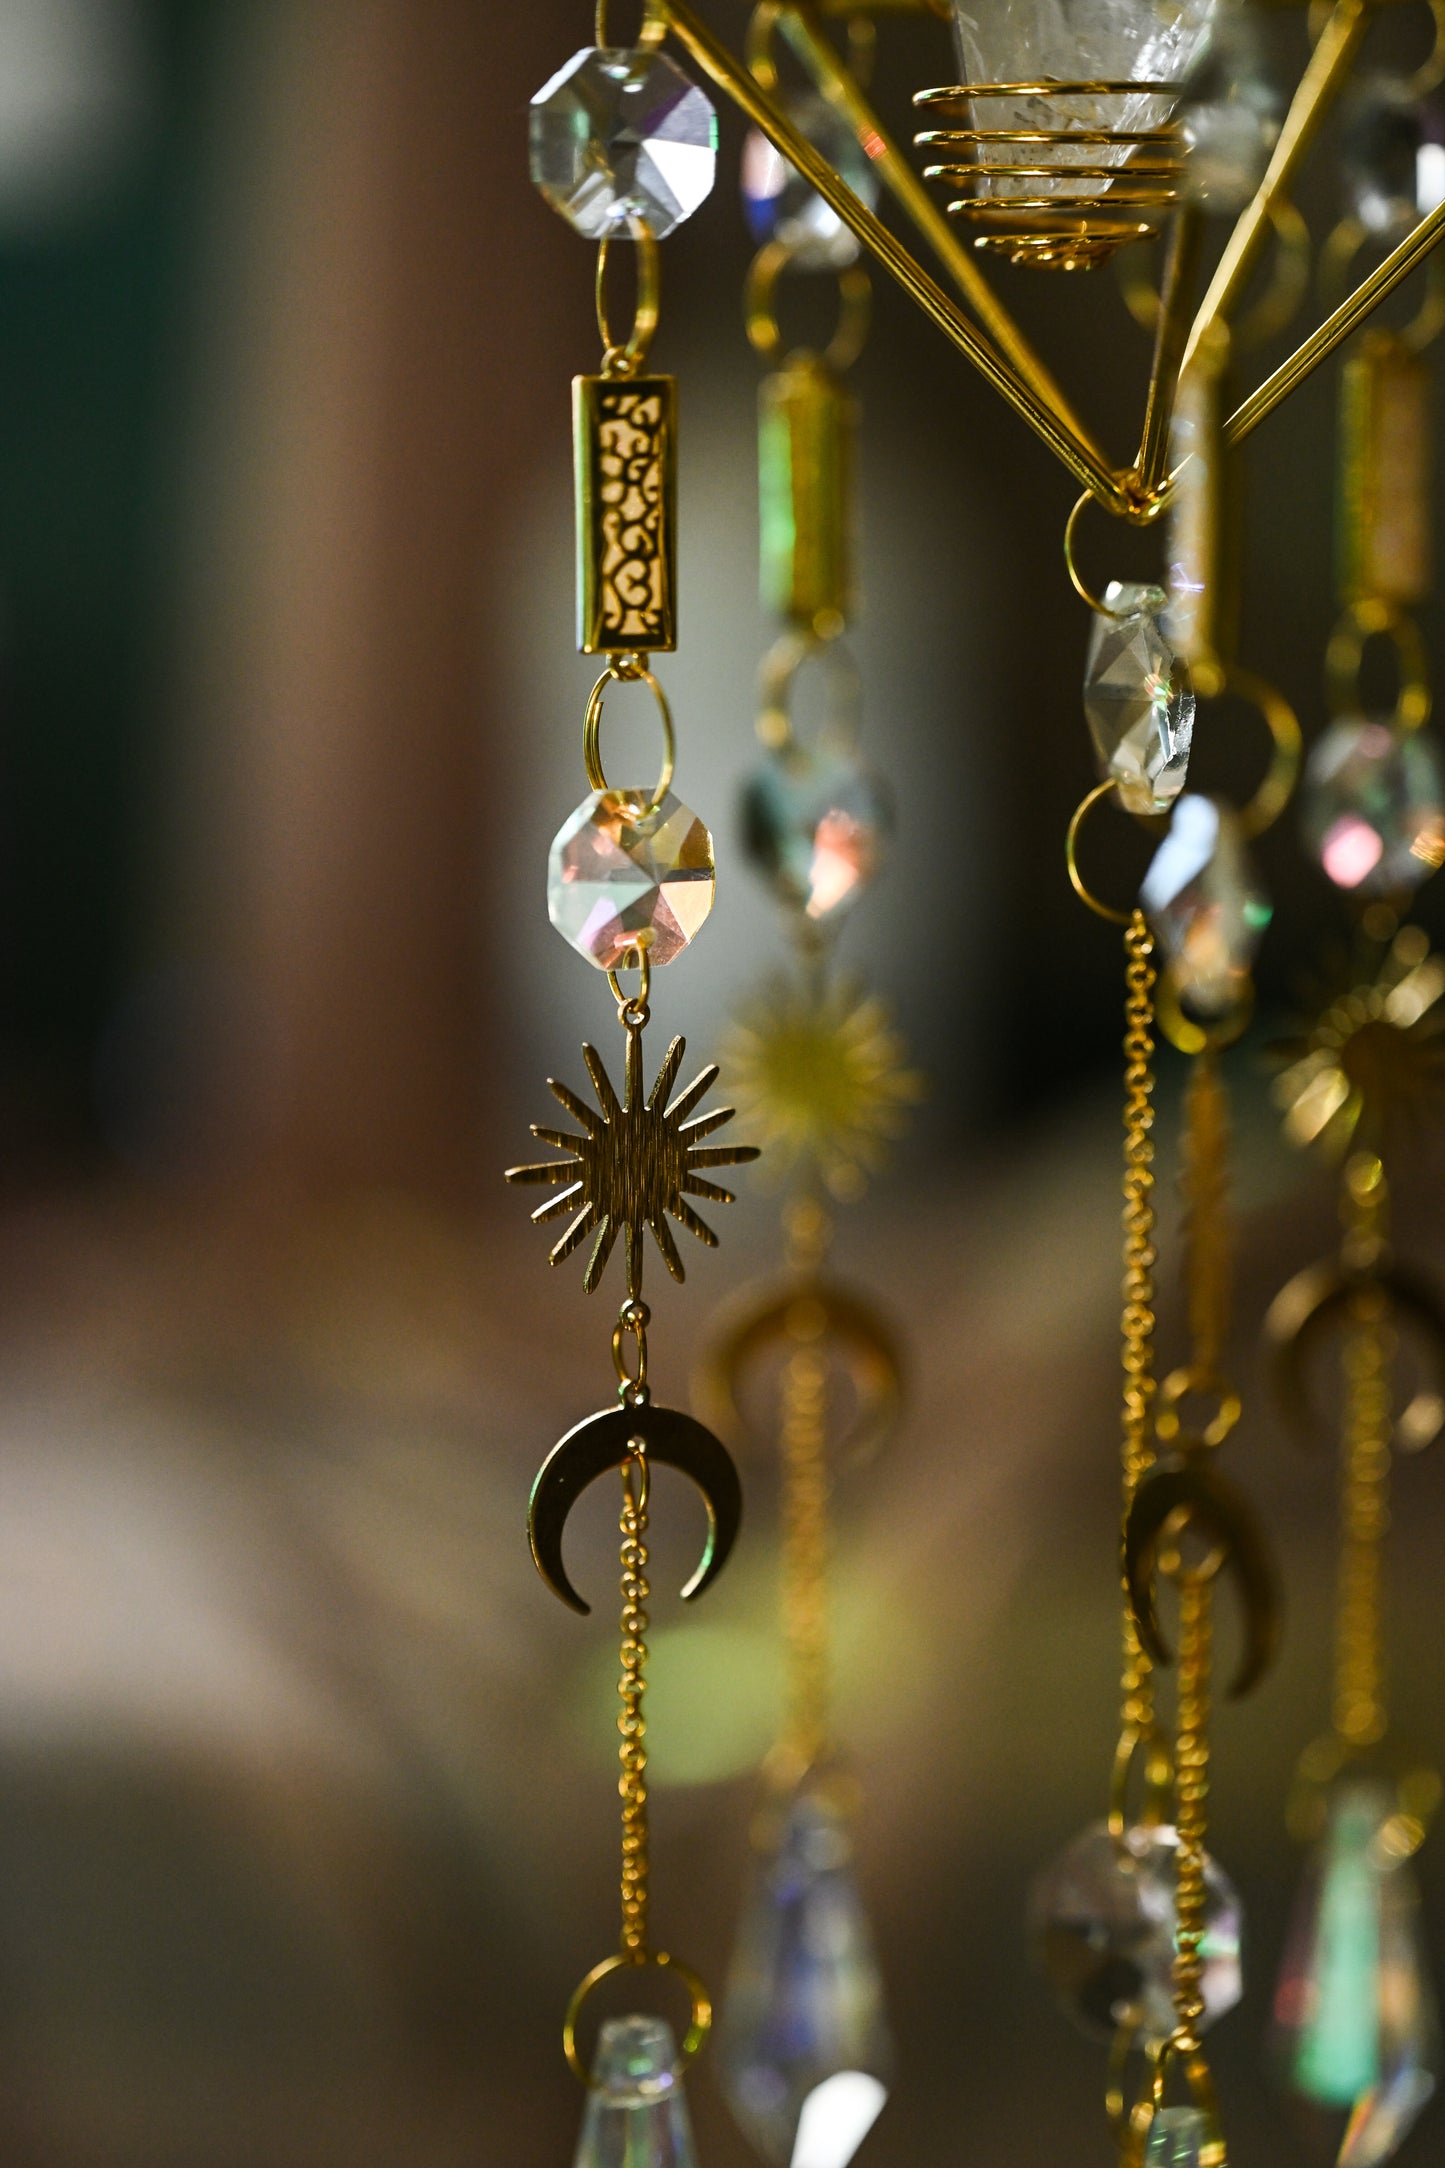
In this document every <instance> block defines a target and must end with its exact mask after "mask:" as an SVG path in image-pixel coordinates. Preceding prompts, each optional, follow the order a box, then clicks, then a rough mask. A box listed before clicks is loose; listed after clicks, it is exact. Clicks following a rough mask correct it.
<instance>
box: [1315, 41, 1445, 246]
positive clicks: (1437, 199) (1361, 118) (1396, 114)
mask: <svg viewBox="0 0 1445 2168" xmlns="http://www.w3.org/2000/svg"><path fill="white" fill-rule="evenodd" d="M1340 178H1341V181H1342V183H1343V187H1344V194H1345V205H1346V208H1347V210H1348V211H1349V213H1350V215H1351V216H1352V217H1354V218H1357V219H1358V220H1359V222H1360V224H1361V225H1362V226H1363V227H1364V229H1365V231H1366V232H1367V233H1374V234H1389V233H1402V232H1404V231H1406V230H1408V228H1409V227H1411V226H1413V225H1414V224H1415V222H1416V220H1417V219H1421V218H1424V217H1425V216H1426V215H1427V214H1428V213H1429V212H1431V211H1433V210H1434V209H1435V208H1436V206H1437V205H1438V204H1439V203H1441V202H1442V201H1445V100H1442V98H1441V97H1440V95H1439V93H1438V92H1434V91H1432V92H1429V93H1427V94H1426V95H1425V96H1424V97H1421V96H1419V95H1418V93H1417V92H1415V91H1414V90H1413V89H1412V88H1411V86H1410V84H1409V83H1408V82H1406V81H1404V80H1403V79H1401V78H1398V77H1394V76H1387V75H1370V76H1366V77H1365V78H1364V80H1363V81H1362V82H1361V83H1360V84H1359V86H1358V87H1357V89H1355V91H1354V92H1353V93H1352V94H1351V95H1350V96H1349V97H1348V98H1347V99H1346V100H1345V102H1344V104H1343V106H1342V108H1341V114H1340Z"/></svg>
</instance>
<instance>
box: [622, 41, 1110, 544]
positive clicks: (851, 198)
mask: <svg viewBox="0 0 1445 2168" xmlns="http://www.w3.org/2000/svg"><path fill="white" fill-rule="evenodd" d="M655 5H656V8H657V12H658V14H659V15H660V16H661V17H662V18H663V19H664V20H665V21H666V23H667V26H668V28H669V29H670V30H671V31H672V32H673V34H674V35H675V36H676V37H677V38H678V40H679V41H680V42H681V43H682V44H683V45H684V46H685V47H686V48H687V50H688V52H689V53H690V54H691V55H692V57H693V59H694V60H695V61H696V62H697V64H698V66H699V67H700V68H702V69H703V70H705V72H706V73H707V74H708V75H709V76H711V78H712V80H713V82H714V83H716V84H717V86H718V88H719V90H721V91H724V92H725V93H726V94H727V96H728V97H730V98H731V99H732V101H733V103H734V104H735V105H737V106H739V107H740V108H741V110H742V111H743V112H744V113H745V114H746V115H747V117H748V119H749V120H751V121H753V122H754V123H755V124H756V126H757V127H759V128H760V129H761V130H762V132H763V134H764V135H765V136H766V137H767V138H768V141H769V142H770V143H772V144H773V145H774V147H775V148H776V149H777V150H779V151H780V152H781V153H782V155H783V156H784V157H785V158H786V159H787V160H788V162H789V164H790V165H793V166H795V167H796V168H797V170H798V172H799V173H800V174H801V175H802V176H803V178H804V180H806V181H807V182H808V183H809V184H810V185H811V186H812V187H813V188H815V189H816V190H817V192H818V194H819V195H820V196H821V197H822V199H823V201H824V202H825V203H826V204H827V205H828V206H829V208H830V209H831V210H834V211H836V212H837V214H838V216H839V218H841V219H842V220H843V222H844V224H845V225H846V226H847V227H848V228H849V229H850V230H851V231H852V232H853V233H855V234H856V235H857V236H858V239H859V240H860V241H861V242H862V243H863V245H864V247H865V248H866V249H867V250H868V251H869V253H870V254H871V255H872V256H873V257H874V258H875V259H876V261H877V262H878V263H880V264H881V265H882V266H883V269H884V270H885V271H886V272H887V273H888V274H889V276H890V277H891V278H893V279H894V280H896V281H897V283H898V285H900V286H901V287H902V288H903V291H904V292H905V293H906V294H907V295H909V297H910V298H911V299H912V300H914V301H916V302H917V304H918V306H919V307H920V308H921V309H922V310H923V313H924V315H925V316H927V317H929V318H930V320H931V321H932V322H933V323H935V324H936V325H937V326H938V328H939V330H940V331H942V332H943V333H944V335H945V336H946V337H947V338H949V339H951V340H952V341H953V343H954V345H955V346H956V347H957V348H958V349H959V351H960V353H962V354H963V355H964V356H965V357H966V358H967V359H968V360H969V361H971V362H972V363H973V366H974V367H975V368H976V369H977V370H978V372H979V374H980V376H982V377H983V378H984V380H985V382H987V383H989V384H991V385H992V386H993V388H994V390H995V391H997V392H1000V393H1002V395H1003V397H1004V398H1005V399H1006V400H1007V401H1008V403H1009V405H1010V406H1011V407H1012V408H1013V409H1014V411H1015V413H1016V414H1019V415H1021V416H1022V417H1023V419H1024V420H1025V421H1026V422H1027V423H1028V425H1029V427H1030V428H1031V429H1032V430H1033V431H1034V432H1035V434H1036V435H1038V436H1040V437H1042V439H1043V441H1044V443H1045V444H1047V445H1048V447H1049V449H1050V451H1052V452H1053V453H1054V454H1055V455H1056V457H1057V458H1059V459H1061V460H1062V461H1063V463H1064V465H1065V466H1066V467H1067V468H1068V470H1069V472H1070V474H1072V475H1073V476H1074V477H1075V479H1076V480H1077V481H1079V482H1080V483H1082V485H1083V487H1084V488H1085V489H1087V490H1088V491H1090V493H1091V494H1092V495H1093V496H1095V497H1097V498H1098V499H1099V502H1100V503H1101V504H1103V505H1105V506H1106V507H1107V508H1108V509H1109V510H1110V511H1112V512H1115V513H1118V514H1121V515H1126V516H1127V515H1128V514H1129V513H1130V512H1131V511H1132V510H1133V507H1132V505H1131V503H1130V500H1129V498H1128V496H1127V494H1126V492H1125V490H1124V488H1123V485H1122V481H1121V478H1120V477H1119V476H1118V475H1117V474H1115V473H1113V472H1112V471H1111V469H1110V468H1109V467H1108V465H1107V464H1106V463H1105V462H1104V461H1103V460H1102V459H1100V457H1099V455H1098V454H1097V453H1096V452H1095V451H1094V450H1093V449H1092V448H1091V447H1090V446H1089V445H1087V444H1084V443H1081V442H1080V440H1079V438H1078V437H1077V436H1075V434H1074V432H1073V430H1072V429H1070V428H1069V427H1068V426H1067V424H1066V423H1065V422H1064V421H1063V420H1062V419H1061V418H1060V416H1059V415H1057V414H1056V413H1055V412H1054V410H1053V408H1052V407H1050V406H1049V405H1047V404H1046V402H1045V401H1044V400H1043V399H1041V398H1040V396H1039V394H1038V393H1037V392H1036V391H1035V390H1034V388H1033V386H1032V385H1030V384H1026V383H1025V382H1024V380H1023V378H1022V377H1021V376H1020V375H1019V374H1018V372H1017V370H1015V369H1014V368H1013V367H1012V365H1011V364H1010V363H1009V362H1008V361H1006V360H1005V359H1004V357H1003V355H1002V354H1000V353H999V352H998V350H997V348H996V347H995V346H994V345H993V344H992V342H991V341H990V340H988V339H987V338H985V337H984V335H983V333H982V332H981V331H979V330H978V329H977V328H976V327H975V326H974V325H973V324H971V323H970V322H969V320H968V318H967V317H966V316H965V315H964V314H963V312H962V310H961V309H960V308H958V306H957V305H956V304H955V303H954V302H953V301H951V300H950V299H949V297H948V295H947V294H946V293H945V292H944V291H943V289H942V287H941V286H940V285H939V284H938V283H937V281H936V280H935V279H932V278H930V277H929V275H928V273H927V272H926V271H925V270H924V269H923V267H922V265H921V264H919V263H918V262H917V261H916V260H915V259H914V258H913V257H912V256H911V255H910V254H909V252H908V250H907V249H906V248H905V247H904V246H903V244H902V242H901V241H900V240H898V238H897V237H896V235H894V234H892V233H890V232H889V231H888V228H887V227H886V226H885V225H884V224H883V222H882V220H881V219H879V218H877V217H875V216H874V214H873V212H872V211H870V210H869V209H868V206H867V205H866V204H864V203H860V202H859V201H858V198H857V197H856V196H855V195H854V193H853V191H852V189H851V188H849V187H848V186H847V185H846V184H845V183H844V182H842V181H840V180H839V178H838V176H837V174H836V173H834V171H833V169H832V167H831V166H830V165H829V164H828V162H827V160H826V159H825V158H821V157H820V156H819V155H818V153H817V151H815V150H814V148H813V146H812V144H811V143H809V142H808V140H807V139H806V137H804V136H801V135H800V134H799V133H798V131H797V129H796V128H794V127H793V125H792V123H791V122H790V121H789V120H788V119H787V117H786V115H785V114H783V113H782V112H781V111H780V110H779V108H778V107H777V106H776V105H775V104H774V103H773V101H772V100H771V99H770V98H769V97H768V96H767V95H766V93H765V92H763V91H762V90H761V89H760V88H759V86H758V84H757V83H756V82H755V81H754V79H753V77H752V75H751V74H750V73H749V71H748V70H747V69H746V68H745V67H744V66H743V65H742V63H741V62H740V61H738V60H736V59H734V57H733V55H732V54H731V53H730V52H729V51H728V49H727V47H726V46H725V45H724V44H722V43H721V41H720V40H719V39H718V38H716V37H715V36H714V35H713V33H712V31H711V30H709V29H708V27H707V25H706V24H705V23H703V22H702V21H700V19H699V18H698V17H697V16H696V15H695V14H694V13H693V11H692V9H691V8H690V7H688V6H687V5H686V4H685V0H655Z"/></svg>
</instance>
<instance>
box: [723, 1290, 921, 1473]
mask: <svg viewBox="0 0 1445 2168" xmlns="http://www.w3.org/2000/svg"><path fill="white" fill-rule="evenodd" d="M822 1339H829V1340H832V1341H834V1342H835V1343H836V1344H837V1346H838V1349H839V1352H840V1354H841V1357H842V1360H843V1363H844V1365H845V1367H846V1368H847V1371H848V1375H849V1377H850V1378H851V1379H852V1382H853V1389H854V1392H855V1393H856V1394H857V1406H856V1408H855V1410H854V1414H853V1420H852V1422H851V1423H850V1424H849V1426H848V1428H847V1430H846V1432H845V1433H844V1435H843V1437H842V1438H841V1439H840V1441H839V1444H840V1448H841V1450H843V1451H844V1452H846V1454H847V1456H848V1458H849V1459H851V1460H855V1461H857V1460H866V1459H867V1458H868V1457H869V1456H870V1455H871V1454H873V1453H875V1452H877V1450H878V1448H879V1446H880V1445H882V1443H883V1441H884V1439H885V1438H886V1437H887V1436H888V1433H889V1432H890V1431H891V1430H892V1428H893V1426H894V1424H895V1423H896V1422H897V1420H898V1411H899V1408H900V1406H901V1404H902V1399H903V1379H902V1369H901V1365H900V1362H899V1357H898V1347H897V1343H896V1341H895V1340H894V1338H893V1335H892V1334H891V1333H890V1332H889V1330H888V1328H887V1326H886V1325H884V1324H883V1322H882V1320H881V1319H880V1318H879V1317H878V1316H877V1315H876V1314H875V1313H874V1311H873V1310H872V1309H870V1308H869V1306H868V1304H867V1303H865V1302H863V1301H862V1300H861V1299H860V1298H859V1297H858V1296H856V1295H853V1294H850V1293H849V1292H848V1291H847V1290H846V1289H845V1288H841V1287H837V1286H834V1285H833V1284H831V1283H830V1282H827V1281H822V1280H809V1281H804V1282H802V1283H801V1284H800V1283H799V1282H797V1281H792V1282H790V1283H789V1284H788V1285H787V1286H785V1287H782V1288H778V1287H773V1288H769V1289H767V1290H765V1291H764V1293H762V1294H761V1295H753V1296H751V1297H749V1298H747V1299H746V1300H745V1301H744V1303H743V1304H742V1305H741V1307H740V1308H734V1309H733V1310H732V1311H731V1312H726V1313H724V1317H723V1320H722V1332H721V1336H720V1338H719V1340H718V1342H717V1344H716V1345H715V1347H714V1348H713V1351H712V1353H711V1354H710V1355H708V1356H707V1358H706V1359H705V1361H704V1362H703V1364H702V1366H701V1368H700V1369H699V1371H698V1373H697V1377H696V1379H695V1380H694V1385H693V1399H694V1401H695V1402H696V1404H697V1406H698V1407H699V1408H700V1409H701V1410H702V1413H703V1415H704V1416H705V1417H706V1419H707V1421H708V1422H709V1423H711V1424H712V1426H713V1428H714V1429H715V1430H719V1431H721V1432H722V1433H723V1434H724V1436H726V1437H736V1436H737V1435H738V1434H739V1433H740V1432H743V1431H745V1430H747V1429H748V1428H749V1426H748V1424H747V1423H746V1422H745V1421H744V1420H743V1416H742V1412H741V1409H740V1407H739V1405H738V1401H739V1391H740V1386H741V1381H742V1378H743V1376H744V1373H745V1372H746V1371H747V1369H748V1368H749V1366H750V1365H751V1364H752V1363H754V1362H756V1361H757V1360H758V1358H759V1357H760V1356H762V1355H765V1354H767V1353H768V1352H769V1351H770V1350H771V1349H772V1348H774V1347H776V1346H778V1345H779V1344H780V1343H786V1342H789V1341H792V1342H794V1343H797V1342H800V1341H815V1340H822Z"/></svg>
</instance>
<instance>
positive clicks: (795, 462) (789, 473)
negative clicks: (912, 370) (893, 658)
mask: <svg viewBox="0 0 1445 2168" xmlns="http://www.w3.org/2000/svg"><path fill="white" fill-rule="evenodd" d="M857 417H858V410H857V403H856V401H855V400H854V399H853V397H852V394H851V393H850V392H849V391H847V390H846V388H845V387H844V386H843V385H842V384H841V383H840V382H839V381H838V378H837V377H836V376H835V375H834V373H833V370H832V368H831V367H830V366H829V365H828V363H827V362H826V361H825V360H819V358H818V356H817V355H816V354H795V355H794V356H793V357H792V358H791V359H790V360H789V361H788V362H787V363H786V364H785V366H784V367H783V368H781V369H777V370H774V371H772V372H771V373H770V374H769V375H768V376H766V377H764V379H763V381H762V384H761V385H760V387H759V392H758V500H759V502H758V533H759V541H760V545H761V566H760V572H761V586H762V591H763V597H764V600H765V602H766V603H767V604H768V605H769V606H770V608H771V609H772V611H773V613H774V615H775V616H778V617H780V618H782V619H784V620H785V622H787V623H788V624H790V625H792V626H793V627H795V628H796V629H797V630H798V631H799V632H801V633H803V634H804V635H806V636H809V637H811V638H813V639H817V640H821V639H831V638H836V636H837V635H838V634H839V633H840V632H841V631H842V630H843V628H844V626H845V624H846V623H847V620H848V615H849V612H850V610H851V608H852V603H853V556H854V548H853V526H854V521H853V474H854V466H855V437H856V433H857ZM804 652H806V650H802V651H800V652H799V655H798V661H801V660H802V659H803V653H804ZM794 667H795V668H796V664H795V665H794ZM769 706H770V708H771V710H772V712H773V713H775V714H776V713H779V712H783V721H784V733H785V734H786V733H787V722H786V713H785V711H784V704H783V703H781V702H779V701H778V700H776V699H774V700H773V701H771V702H769Z"/></svg>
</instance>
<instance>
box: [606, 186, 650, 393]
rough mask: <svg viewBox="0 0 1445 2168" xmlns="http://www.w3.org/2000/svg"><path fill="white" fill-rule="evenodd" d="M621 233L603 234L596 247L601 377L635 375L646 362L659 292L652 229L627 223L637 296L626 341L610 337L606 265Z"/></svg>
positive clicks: (637, 222)
mask: <svg viewBox="0 0 1445 2168" xmlns="http://www.w3.org/2000/svg"><path fill="white" fill-rule="evenodd" d="M621 238H622V237H621V235H620V234H606V235H604V236H603V238H602V239H601V240H600V241H599V242H598V244H597V287H596V295H597V332H598V336H599V338H600V339H601V341H602V373H603V375H604V376H636V375H637V373H638V371H639V370H640V369H641V367H642V365H643V363H644V362H645V361H646V359H647V350H648V348H649V347H650V346H651V344H652V335H653V333H654V332H655V331H656V329H657V312H658V307H659V304H660V300H661V293H662V271H661V259H660V257H659V255H658V249H657V242H656V240H655V239H654V238H653V233H652V228H651V227H650V226H649V225H648V224H647V222H646V220H645V219H641V218H634V219H632V220H631V222H630V226H629V231H628V238H629V240H631V241H632V242H633V243H634V244H635V245H636V249H637V296H636V299H635V301H634V303H633V308H632V329H631V331H629V333H628V334H627V337H626V339H625V340H620V339H618V338H616V337H615V336H614V334H613V330H612V324H611V320H610V318H609V316H608V314H607V264H608V258H609V254H610V251H611V248H612V244H613V242H614V241H617V240H620V239H621Z"/></svg>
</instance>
